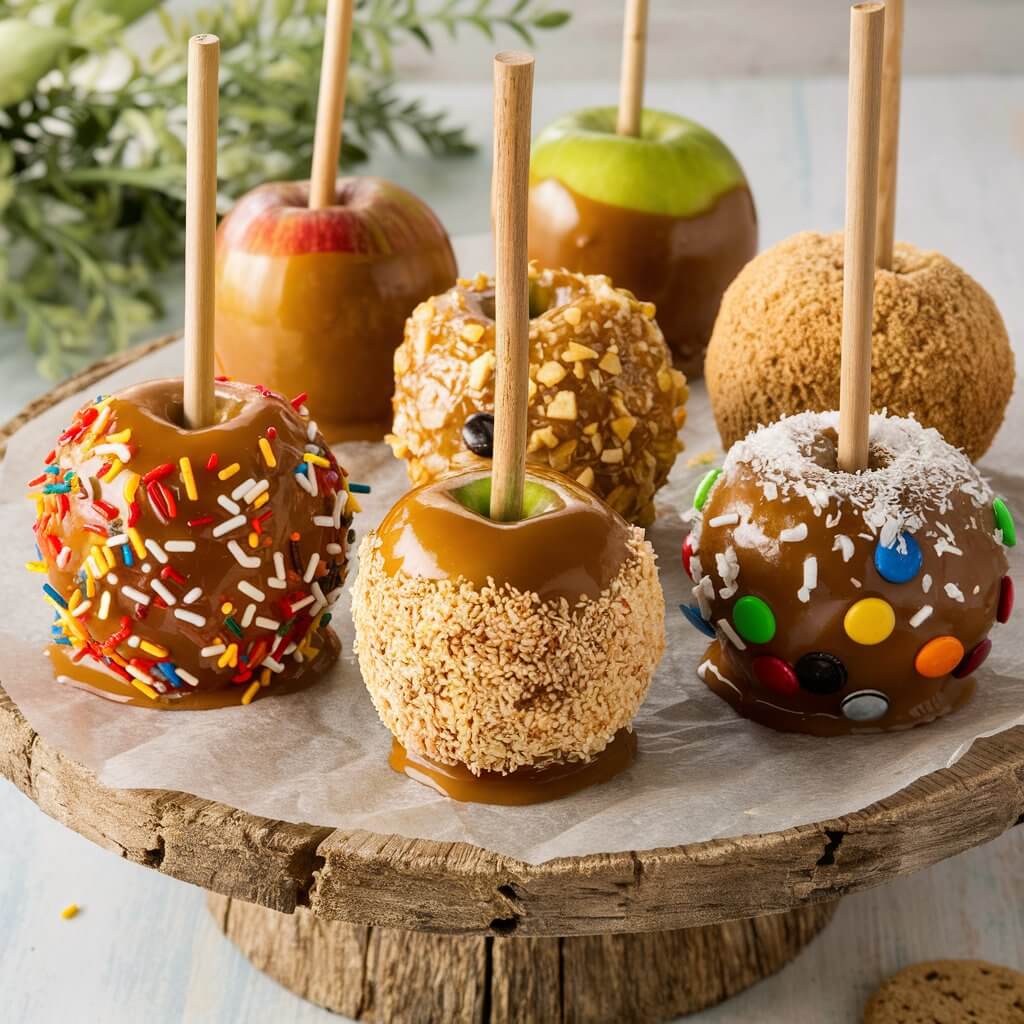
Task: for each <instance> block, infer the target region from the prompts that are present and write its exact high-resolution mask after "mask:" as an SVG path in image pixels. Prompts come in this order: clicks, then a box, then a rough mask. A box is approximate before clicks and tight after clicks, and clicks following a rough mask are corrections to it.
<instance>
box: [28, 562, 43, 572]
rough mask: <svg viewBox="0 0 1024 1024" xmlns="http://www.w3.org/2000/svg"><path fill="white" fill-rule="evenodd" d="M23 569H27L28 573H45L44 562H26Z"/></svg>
mask: <svg viewBox="0 0 1024 1024" xmlns="http://www.w3.org/2000/svg"><path fill="white" fill-rule="evenodd" d="M25 568H26V569H28V571H29V572H46V563H45V562H26V563H25Z"/></svg>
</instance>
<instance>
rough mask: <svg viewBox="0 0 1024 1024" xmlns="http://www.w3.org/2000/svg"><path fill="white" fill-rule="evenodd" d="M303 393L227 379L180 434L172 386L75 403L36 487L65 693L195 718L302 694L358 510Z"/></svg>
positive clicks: (55, 654)
mask: <svg viewBox="0 0 1024 1024" xmlns="http://www.w3.org/2000/svg"><path fill="white" fill-rule="evenodd" d="M304 397H305V396H303V395H300V396H298V397H297V398H295V399H294V400H292V401H291V402H289V401H287V400H285V399H284V398H282V397H281V396H279V395H277V394H274V393H273V392H271V391H268V390H267V389H265V388H261V387H255V386H251V385H247V384H238V383H232V382H228V381H220V382H218V383H217V384H216V387H215V404H214V415H213V422H212V423H211V424H210V425H209V426H206V427H202V428H199V429H186V428H185V427H184V426H183V425H182V424H183V408H182V381H181V380H180V379H177V380H157V381H150V382H148V383H145V384H139V385H136V386H135V387H131V388H127V389H126V390H124V391H120V392H118V393H116V394H113V395H108V396H106V397H101V398H98V399H96V400H95V401H93V402H89V403H88V404H86V405H84V406H83V407H82V408H81V409H79V411H78V412H77V413H76V414H75V417H74V420H73V421H72V423H71V425H70V426H69V427H68V429H67V430H65V431H64V432H63V433H62V434H61V435H60V437H59V438H58V440H57V444H56V446H55V447H54V449H53V450H52V451H51V452H50V453H49V454H48V455H47V456H46V458H45V459H44V466H43V470H42V472H41V473H40V474H39V476H38V477H36V478H35V479H34V480H32V481H31V486H32V487H33V488H35V492H34V497H35V501H36V509H37V517H36V523H35V535H36V543H37V547H38V559H39V560H38V562H35V563H31V564H30V566H29V567H30V568H32V569H35V570H37V571H39V572H43V573H46V574H47V576H48V582H47V583H46V584H44V585H43V591H44V594H45V598H46V601H47V603H48V604H49V605H50V606H51V607H52V609H53V612H54V625H53V646H52V648H51V656H52V659H53V663H54V670H55V673H56V674H57V677H58V678H59V679H60V681H62V682H65V683H69V684H71V685H73V686H76V687H80V688H81V689H84V690H88V691H90V692H92V693H96V694H99V695H100V696H104V697H108V698H110V699H111V700H114V701H118V702H120V703H124V704H134V705H143V706H146V707H154V708H203V707H217V706H222V705H226V704H237V703H239V702H241V703H242V704H248V703H250V702H251V701H252V700H253V699H254V698H255V697H256V696H257V695H260V694H262V693H263V691H264V689H265V688H266V687H271V689H270V691H269V692H271V693H274V692H283V691H288V690H291V689H295V688H297V687H299V686H304V685H308V684H309V683H311V682H313V681H314V680H315V679H316V678H317V677H318V675H319V674H320V673H322V672H323V670H324V669H326V668H327V667H328V666H329V665H330V664H331V663H332V662H333V661H334V660H335V658H336V657H337V655H338V640H337V637H336V635H335V633H334V632H333V630H331V629H330V628H329V627H328V622H329V621H330V617H331V613H330V611H329V609H330V607H331V605H332V604H333V603H334V602H335V601H336V600H337V598H338V596H339V594H340V593H341V587H342V583H343V582H344V580H345V574H346V570H347V566H348V543H349V539H350V534H349V527H350V524H351V518H352V514H353V512H354V511H355V510H356V509H357V508H358V506H357V504H356V501H355V499H354V498H353V497H352V496H351V495H350V493H349V490H348V488H349V482H348V477H347V476H346V474H345V471H344V470H343V469H342V468H341V467H340V466H339V465H338V463H337V461H336V460H335V458H334V456H333V455H332V454H331V451H330V449H329V448H328V447H327V444H326V441H325V440H324V437H323V435H322V434H321V433H320V431H319V430H318V429H317V425H316V423H314V422H312V421H311V420H310V419H309V416H308V413H307V411H306V407H305V405H304Z"/></svg>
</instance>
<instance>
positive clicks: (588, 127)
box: [529, 107, 757, 376]
mask: <svg viewBox="0 0 1024 1024" xmlns="http://www.w3.org/2000/svg"><path fill="white" fill-rule="evenodd" d="M616 117H617V108H615V107H592V108H588V109H585V110H579V111H576V112H575V113H571V114H567V115H565V116H564V117H561V118H559V119H558V120H556V121H554V122H553V123H552V124H550V125H549V126H548V127H547V128H546V129H544V131H542V132H541V133H540V135H539V136H537V138H536V140H535V141H534V144H533V153H532V157H531V161H530V198H529V254H530V257H531V258H532V259H536V260H538V261H539V262H540V264H541V265H542V266H546V267H566V268H568V269H569V270H573V271H579V272H582V273H586V274H594V273H600V274H607V275H608V276H609V277H610V278H611V279H612V280H613V281H614V283H615V284H616V285H617V286H618V287H620V288H627V289H629V290H630V291H632V292H633V293H634V294H635V295H636V296H637V298H639V299H642V300H644V301H648V302H653V303H654V304H655V306H656V307H657V314H656V315H657V319H658V324H659V326H660V327H661V329H662V331H663V332H664V334H665V339H666V341H667V342H668V343H669V346H670V348H671V349H672V351H673V354H674V357H675V361H676V365H677V366H678V367H679V368H680V369H682V370H683V371H684V372H685V373H686V374H687V375H688V376H694V375H699V374H700V373H701V369H702V365H703V359H704V349H705V348H706V347H707V343H708V339H709V338H710V337H711V329H712V327H713V325H714V320H715V315H716V314H717V312H718V306H719V303H720V301H721V298H722V293H723V292H724V291H725V289H726V287H727V286H728V285H729V283H730V282H731V281H732V279H733V278H734V277H735V276H736V274H737V273H738V272H739V270H740V268H741V267H742V266H743V265H744V264H745V263H746V262H747V261H748V260H749V259H751V258H752V257H753V255H754V253H755V252H756V250H757V214H756V212H755V209H754V201H753V197H752V195H751V192H750V188H749V186H748V184H747V180H746V177H745V175H744V173H743V170H742V168H741V167H740V165H739V163H738V162H737V160H736V158H735V157H734V156H733V154H732V153H731V152H730V150H729V149H728V147H727V146H726V145H725V143H724V142H722V140H721V139H719V138H718V137H717V136H716V135H714V134H712V133H711V132H710V131H708V129H706V128H704V127H702V126H701V125H699V124H697V123H696V122H695V121H691V120H689V119H688V118H685V117H681V116H679V115H677V114H672V113H666V112H663V111H657V110H644V111H643V113H642V115H641V118H640V127H639V133H638V134H636V135H625V134H617V133H616Z"/></svg>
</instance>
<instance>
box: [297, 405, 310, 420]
mask: <svg viewBox="0 0 1024 1024" xmlns="http://www.w3.org/2000/svg"><path fill="white" fill-rule="evenodd" d="M299 415H300V416H301V417H302V418H303V419H307V420H308V419H309V407H308V406H307V405H305V404H303V405H300V406H299Z"/></svg>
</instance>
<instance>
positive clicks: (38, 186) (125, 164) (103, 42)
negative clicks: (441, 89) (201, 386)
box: [0, 0, 568, 376]
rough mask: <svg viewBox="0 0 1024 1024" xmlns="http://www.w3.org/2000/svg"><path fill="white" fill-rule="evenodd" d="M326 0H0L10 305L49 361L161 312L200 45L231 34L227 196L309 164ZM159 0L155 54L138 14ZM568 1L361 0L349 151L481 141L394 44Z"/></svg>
mask: <svg viewBox="0 0 1024 1024" xmlns="http://www.w3.org/2000/svg"><path fill="white" fill-rule="evenodd" d="M324 7H325V0H225V2H222V3H217V4H213V3H212V2H211V5H210V7H209V8H207V9H205V10H201V11H198V12H196V13H195V14H194V15H193V16H191V17H189V18H184V19H175V18H172V17H171V16H170V15H169V14H168V13H167V12H166V10H164V9H163V7H162V6H161V5H160V4H159V3H158V2H154V0H6V2H5V0H0V40H6V42H4V44H3V46H0V52H4V53H6V54H9V55H11V58H10V59H8V60H5V62H4V63H3V64H0V317H3V318H4V319H5V320H7V321H9V322H12V323H14V324H16V325H18V326H20V327H22V328H23V329H24V332H25V337H26V340H27V343H28V344H29V346H30V347H31V348H32V350H33V351H34V352H35V353H36V354H37V356H38V361H39V365H40V368H41V369H42V371H43V372H44V373H46V374H47V375H49V376H58V375H61V374H63V373H67V372H69V371H70V370H73V369H74V368H75V367H77V366H79V365H81V364H82V363H83V362H86V361H88V360H91V359H93V358H95V357H96V356H97V355H98V354H101V353H102V352H105V351H109V350H110V349H118V348H123V347H124V346H126V345H127V344H128V343H129V342H130V341H131V339H132V338H133V337H134V336H135V335H136V334H137V333H138V331H139V330H140V328H142V327H143V326H144V325H145V324H146V323H147V322H149V321H150V320H151V319H152V318H153V317H154V316H155V315H159V313H160V312H161V308H160V298H159V294H158V292H157V289H156V288H155V286H154V283H153V282H154V275H155V274H156V273H158V272H159V271H160V270H161V269H162V268H165V267H166V266H168V265H169V264H171V263H173V262H175V261H177V260H178V259H180V256H181V250H182V242H183V232H184V207H183V202H184V180H185V151H184V143H183V139H184V129H185V123H184V102H185V69H186V44H187V41H188V38H189V36H191V35H193V34H195V33H196V32H213V33H216V34H217V35H218V36H219V37H220V39H221V79H220V80H221V100H220V136H219V158H218V174H219V185H220V189H221V193H222V201H223V205H224V206H227V205H228V204H229V202H230V200H231V199H232V198H234V197H235V196H237V195H239V194H241V193H242V192H245V191H247V190H248V189H250V188H252V187H253V186H255V185H257V184H259V183H261V182H264V181H268V180H274V179H291V178H305V177H307V176H308V173H309V163H310V159H311V155H312V140H313V124H314V120H315V112H316V94H317V86H318V79H319V70H320V50H321V44H322V39H323V13H324ZM154 9H155V14H156V16H157V17H159V19H160V21H161V23H162V25H163V32H164V40H163V41H162V42H161V43H160V45H158V46H157V47H156V49H155V50H154V51H153V52H152V53H150V54H148V55H147V56H146V57H145V58H144V59H139V58H138V57H136V56H135V55H134V54H133V53H132V51H131V50H130V49H129V48H128V47H127V46H126V44H125V29H126V28H127V27H128V26H129V25H130V24H131V23H132V22H134V21H135V20H137V19H138V18H140V17H142V16H144V15H147V14H149V13H150V12H151V11H153V10H154ZM566 20H568V14H567V13H565V12H563V11H559V10H553V9H549V8H546V7H544V6H543V4H542V0H432V2H424V0H359V2H358V3H357V9H356V16H355V24H354V27H353V39H352V55H351V61H350V70H349V80H348V90H347V101H346V107H345V129H344V133H343V152H342V161H343V163H344V165H345V166H346V167H351V166H352V165H353V164H356V163H358V162H359V161H361V160H364V159H366V157H367V155H368V154H369V153H370V152H371V151H372V149H373V148H374V146H376V145H379V144H380V143H382V142H387V143H389V144H390V145H392V146H394V147H396V148H398V149H401V148H403V147H404V146H406V145H407V144H409V143H413V144H416V145H419V146H422V147H423V148H425V149H426V150H427V151H429V152H430V153H431V154H434V155H437V156H451V155H459V154H464V153H468V152H470V151H471V148H472V147H471V146H470V144H469V143H468V141H467V139H466V136H465V134H464V129H462V128H461V127H458V126H453V125H452V124H450V123H449V121H448V119H447V115H446V114H445V113H444V112H438V111H431V110H428V109H426V108H424V106H423V105H422V104H421V103H420V102H419V101H417V100H414V99H407V98H404V97H402V96H400V95H399V93H398V92H397V90H396V88H395V74H394V61H393V51H394V48H395V46H396V45H399V44H401V43H404V42H406V41H408V40H415V41H416V42H417V43H418V44H420V45H422V46H424V47H426V48H427V49H432V48H433V45H434V41H435V38H436V37H437V36H438V35H439V34H446V35H450V36H455V35H457V34H458V33H459V32H460V31H462V30H465V29H469V30H472V31H475V32H479V33H481V34H482V35H483V36H485V37H486V38H487V39H488V40H493V39H494V38H495V36H496V34H497V33H499V32H502V31H505V32H507V33H512V34H514V35H516V36H518V37H520V38H521V39H522V40H523V41H525V42H529V41H530V40H531V34H532V33H533V32H534V31H537V30H544V29H551V28H556V27H558V26H559V25H562V24H564V22H565V21H566Z"/></svg>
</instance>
